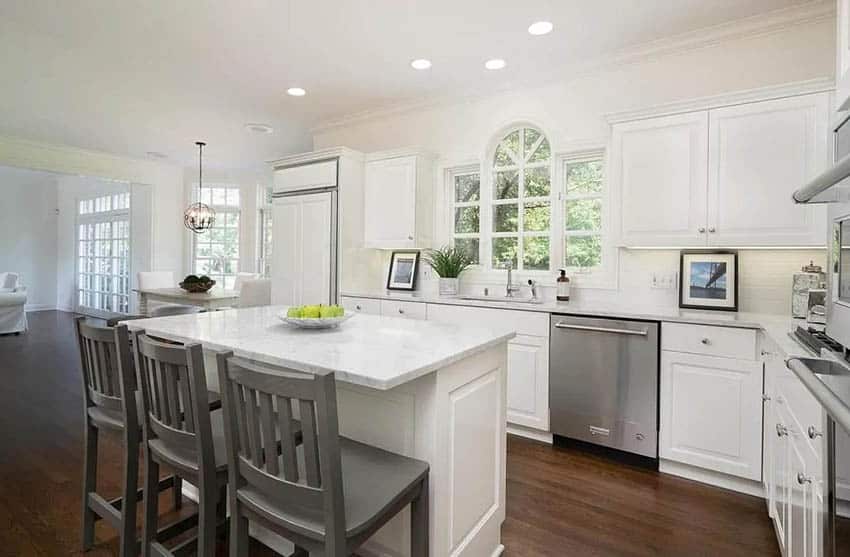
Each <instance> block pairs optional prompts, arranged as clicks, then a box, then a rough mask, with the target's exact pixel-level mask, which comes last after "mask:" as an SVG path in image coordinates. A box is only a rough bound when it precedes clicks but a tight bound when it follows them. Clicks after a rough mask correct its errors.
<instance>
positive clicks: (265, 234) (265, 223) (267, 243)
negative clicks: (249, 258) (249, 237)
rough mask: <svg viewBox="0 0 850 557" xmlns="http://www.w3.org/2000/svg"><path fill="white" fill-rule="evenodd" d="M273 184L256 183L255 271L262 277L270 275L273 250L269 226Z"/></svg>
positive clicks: (270, 222) (270, 225)
mask: <svg viewBox="0 0 850 557" xmlns="http://www.w3.org/2000/svg"><path fill="white" fill-rule="evenodd" d="M273 190H274V187H273V186H264V185H262V184H260V185H257V230H256V236H255V237H256V243H257V246H256V250H257V272H258V273H259V274H260V275H261V276H264V277H269V276H270V275H271V256H272V252H273V249H274V248H273V246H272V242H273V241H274V240H273V237H272V234H271V227H272V222H273V217H272V191H273Z"/></svg>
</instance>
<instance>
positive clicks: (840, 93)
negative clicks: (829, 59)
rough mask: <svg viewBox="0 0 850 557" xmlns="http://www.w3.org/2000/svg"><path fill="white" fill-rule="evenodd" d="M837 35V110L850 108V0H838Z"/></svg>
mask: <svg viewBox="0 0 850 557" xmlns="http://www.w3.org/2000/svg"><path fill="white" fill-rule="evenodd" d="M836 20H837V29H836V35H835V46H836V53H835V65H836V67H835V110H836V111H842V110H848V109H850V0H838V12H837V14H836Z"/></svg>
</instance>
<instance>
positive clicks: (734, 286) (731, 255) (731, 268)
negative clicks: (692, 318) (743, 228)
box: [679, 250, 739, 312]
mask: <svg viewBox="0 0 850 557" xmlns="http://www.w3.org/2000/svg"><path fill="white" fill-rule="evenodd" d="M700 257H704V260H703V261H699V260H698V259H699V258H700ZM694 260H697V261H694ZM694 263H697V264H699V263H704V264H707V265H710V264H716V263H725V267H724V273H723V274H725V275H727V277H726V288H725V289H723V292H725V294H726V295H725V296H724V297H723V298H719V297H716V296H717V294H719V292H713V293H712V295H711V296H704V297H703V296H696V295H694V292H693V290H692V287H693V288H700V289H702V290H706V288H709V283H708V282H706V286H704V287H697V286H694V285H693V284H691V283H692V271H693V264H694ZM721 276H722V275H721ZM686 289H687V291H686ZM730 294H731V298H730ZM694 299H702V300H704V302H703V303H694ZM738 305H739V303H738V252H737V251H736V250H682V251H680V252H679V307H680V308H681V309H701V310H712V311H733V312H734V311H738Z"/></svg>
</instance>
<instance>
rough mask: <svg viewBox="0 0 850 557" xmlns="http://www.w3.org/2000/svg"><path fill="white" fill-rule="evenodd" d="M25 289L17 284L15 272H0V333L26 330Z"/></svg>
mask: <svg viewBox="0 0 850 557" xmlns="http://www.w3.org/2000/svg"><path fill="white" fill-rule="evenodd" d="M26 304H27V289H26V287H24V286H21V285H20V284H18V274H17V273H0V334H7V333H15V334H17V333H22V332H25V331H26V330H27V313H26V311H24V307H25V306H26Z"/></svg>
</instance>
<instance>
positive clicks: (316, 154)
mask: <svg viewBox="0 0 850 557" xmlns="http://www.w3.org/2000/svg"><path fill="white" fill-rule="evenodd" d="M343 157H347V158H350V159H354V160H356V161H358V162H360V161H363V153H361V152H360V151H355V150H354V149H349V148H348V147H330V148H328V149H320V150H318V151H308V152H306V153H296V154H294V155H287V156H285V157H281V158H279V159H274V160H270V161H266V164H267V165H269V166H271V167H273V168H274V169H276V170H277V169H281V168H286V167H290V166H300V165H302V164H307V163H313V162H322V161H327V160H330V159H338V158H343Z"/></svg>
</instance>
